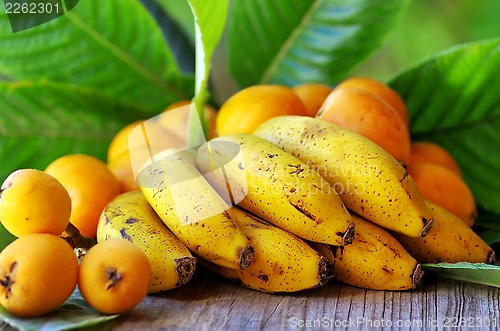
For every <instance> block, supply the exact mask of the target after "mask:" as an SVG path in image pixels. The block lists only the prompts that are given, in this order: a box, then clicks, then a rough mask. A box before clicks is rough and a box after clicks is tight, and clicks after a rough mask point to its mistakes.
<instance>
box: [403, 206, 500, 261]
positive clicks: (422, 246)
mask: <svg viewBox="0 0 500 331" xmlns="http://www.w3.org/2000/svg"><path fill="white" fill-rule="evenodd" d="M426 203H427V206H428V207H429V209H430V210H431V213H432V215H433V216H434V225H433V226H432V229H431V230H430V231H429V233H428V234H427V236H425V238H423V239H422V240H419V239H415V238H411V237H408V236H405V235H402V234H399V233H394V236H395V237H396V239H398V240H399V242H400V243H401V244H402V245H403V246H404V247H405V248H406V250H407V251H408V252H409V253H410V254H411V255H413V257H415V258H416V259H417V260H418V261H420V262H421V263H439V262H449V263H456V262H470V263H490V264H492V263H494V262H495V251H493V249H492V248H491V247H490V246H488V244H486V243H485V242H484V241H483V240H482V239H481V238H480V237H479V236H478V235H477V234H476V233H475V232H474V231H473V230H472V229H471V228H469V227H468V226H467V224H465V223H464V222H463V221H462V220H461V219H459V218H458V217H457V216H455V215H453V214H452V213H450V212H449V211H447V210H445V209H444V208H442V207H440V206H438V205H436V204H435V203H432V202H430V201H426Z"/></svg>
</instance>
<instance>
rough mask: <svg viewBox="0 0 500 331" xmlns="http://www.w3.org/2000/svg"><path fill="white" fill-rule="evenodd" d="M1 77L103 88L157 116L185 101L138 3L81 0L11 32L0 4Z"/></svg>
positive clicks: (188, 81) (185, 89) (183, 80)
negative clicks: (38, 22)
mask: <svg viewBox="0 0 500 331" xmlns="http://www.w3.org/2000/svg"><path fill="white" fill-rule="evenodd" d="M0 49H1V50H2V51H1V52H0V76H5V77H9V78H10V79H12V80H49V81H55V82H58V83H70V84H74V85H81V86H87V87H90V88H94V89H97V90H100V91H101V93H103V94H105V95H108V96H110V97H113V98H116V99H117V100H119V101H121V102H124V103H133V104H135V105H136V108H143V109H146V110H147V111H148V112H149V113H150V114H155V115H156V114H157V113H158V112H160V111H161V110H162V109H163V108H164V107H166V106H167V105H168V104H169V103H171V102H174V101H177V100H179V99H189V98H191V96H192V94H193V92H192V91H193V88H192V87H193V86H192V84H193V80H192V78H190V77H185V76H183V75H182V74H181V73H180V71H179V69H178V67H177V64H176V62H175V59H174V57H173V55H172V53H171V51H170V50H169V48H168V45H167V44H166V43H165V40H164V38H163V35H162V32H161V30H160V28H159V27H158V25H157V24H156V22H155V21H154V19H153V18H152V17H151V16H150V15H149V13H148V12H147V10H146V9H145V8H144V7H143V6H142V5H141V4H140V2H139V1H136V0H106V1H100V0H85V1H80V2H79V3H78V5H77V6H76V7H75V8H73V10H71V11H70V12H67V13H66V14H65V15H63V16H61V17H60V18H58V19H55V20H53V21H51V22H49V23H46V24H43V25H41V26H38V27H34V28H31V29H28V30H25V31H21V32H18V33H12V31H11V29H10V25H9V22H8V19H7V15H5V8H4V6H0Z"/></svg>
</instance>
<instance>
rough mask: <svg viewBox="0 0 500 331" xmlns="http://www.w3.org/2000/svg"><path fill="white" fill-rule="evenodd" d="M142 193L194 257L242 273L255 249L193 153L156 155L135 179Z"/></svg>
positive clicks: (187, 151)
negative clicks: (197, 163)
mask: <svg viewBox="0 0 500 331" xmlns="http://www.w3.org/2000/svg"><path fill="white" fill-rule="evenodd" d="M137 181H138V184H139V186H140V188H141V191H142V193H143V194H144V196H145V197H146V199H147V200H148V201H149V203H150V204H151V206H152V207H153V209H154V210H155V211H156V213H157V214H158V216H160V218H161V219H162V221H163V222H164V223H165V224H166V225H167V227H168V228H169V229H170V230H171V231H172V232H173V233H174V235H175V236H176V237H177V238H179V239H180V240H181V241H182V242H183V243H184V244H185V245H186V246H187V247H188V248H189V249H190V250H191V251H192V252H193V253H196V254H197V255H198V256H201V257H203V258H204V259H206V260H208V261H210V262H212V263H215V264H217V265H221V266H224V267H228V268H236V269H240V268H241V269H244V268H246V267H248V265H249V264H250V263H251V261H252V258H253V248H252V247H251V246H250V244H249V241H248V239H247V238H246V237H245V235H244V233H243V231H242V230H241V227H240V226H239V224H238V223H237V222H235V221H234V220H233V219H232V218H231V216H230V214H229V213H228V209H230V208H231V206H229V205H228V204H227V203H226V202H225V201H224V200H223V199H222V198H221V197H220V196H219V194H218V193H217V192H216V191H215V190H214V189H213V188H212V186H210V184H209V183H208V182H207V181H206V179H205V178H204V177H203V176H202V175H201V174H200V172H199V171H198V170H197V169H196V167H195V165H194V159H193V157H192V155H191V154H190V151H189V150H184V151H180V152H177V153H172V152H167V153H166V154H157V155H155V156H154V157H153V158H152V160H151V163H150V164H149V165H147V166H146V167H145V168H144V169H143V170H142V171H141V172H140V173H139V175H138V176H137Z"/></svg>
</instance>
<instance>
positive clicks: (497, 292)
mask: <svg viewBox="0 0 500 331" xmlns="http://www.w3.org/2000/svg"><path fill="white" fill-rule="evenodd" d="M199 271H200V272H198V273H197V275H196V276H195V278H194V279H193V280H192V281H191V282H190V283H189V284H187V285H186V286H184V287H181V288H178V289H175V290H171V291H168V292H164V293H162V294H158V295H150V296H148V297H147V298H146V299H145V300H144V301H143V302H142V303H141V304H140V305H139V306H137V307H136V308H135V309H134V310H133V311H131V312H130V313H128V314H126V315H124V316H121V317H119V318H118V319H116V320H113V321H111V322H108V323H106V324H100V325H98V326H96V327H94V328H91V329H87V330H134V331H137V330H238V331H243V330H245V331H246V330H296V329H305V330H318V329H347V330H360V329H361V330H373V329H385V330H387V329H407V330H408V329H412V330H419V329H434V330H436V329H439V330H442V329H474V330H481V329H483V330H494V329H500V313H499V307H500V289H499V288H494V287H488V286H481V285H474V284H470V283H464V282H459V281H454V280H446V279H439V280H436V279H426V280H424V282H423V283H422V284H421V285H420V286H419V287H418V288H417V289H416V290H413V291H406V292H390V291H371V290H365V289H360V288H355V287H351V286H347V285H342V284H340V283H337V282H334V281H332V282H330V283H328V284H326V285H325V286H323V287H321V288H316V289H313V290H308V291H303V292H300V293H291V294H266V293H260V292H255V291H252V290H249V289H246V288H244V287H242V286H240V285H237V284H233V283H230V282H229V281H226V280H224V279H222V278H219V277H217V276H215V275H212V274H210V273H208V271H206V270H199ZM455 326H457V327H458V326H461V328H455ZM0 329H1V330H9V329H10V327H8V326H7V325H6V324H3V325H2V328H0Z"/></svg>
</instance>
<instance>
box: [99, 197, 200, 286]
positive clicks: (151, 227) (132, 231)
mask: <svg viewBox="0 0 500 331" xmlns="http://www.w3.org/2000/svg"><path fill="white" fill-rule="evenodd" d="M111 238H123V239H127V240H129V241H131V242H133V243H134V244H136V245H137V246H139V247H140V248H141V249H142V250H143V251H144V252H145V253H146V255H147V257H148V260H149V263H150V265H151V273H152V277H151V279H152V280H151V284H150V286H149V293H155V292H161V291H165V290H169V289H172V288H175V287H178V286H181V285H184V284H186V283H187V282H189V280H190V279H191V277H192V276H193V274H194V271H195V267H196V258H194V257H193V256H192V255H191V252H190V251H189V250H188V249H187V248H186V246H184V244H183V243H181V242H180V241H179V240H178V239H177V238H176V237H175V236H174V235H173V234H172V233H171V232H170V231H169V230H168V229H167V227H166V226H165V224H163V222H162V221H161V220H160V218H159V217H158V215H156V213H155V211H154V210H153V208H151V206H150V205H149V203H148V202H147V200H146V199H145V198H144V195H143V194H142V193H141V192H140V191H132V192H128V193H123V194H121V195H119V196H117V197H116V198H114V199H113V200H112V201H111V202H110V203H109V204H108V205H107V206H106V207H105V208H104V210H103V212H102V214H101V217H100V219H99V223H98V226H97V241H98V242H102V241H104V240H107V239H111Z"/></svg>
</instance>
